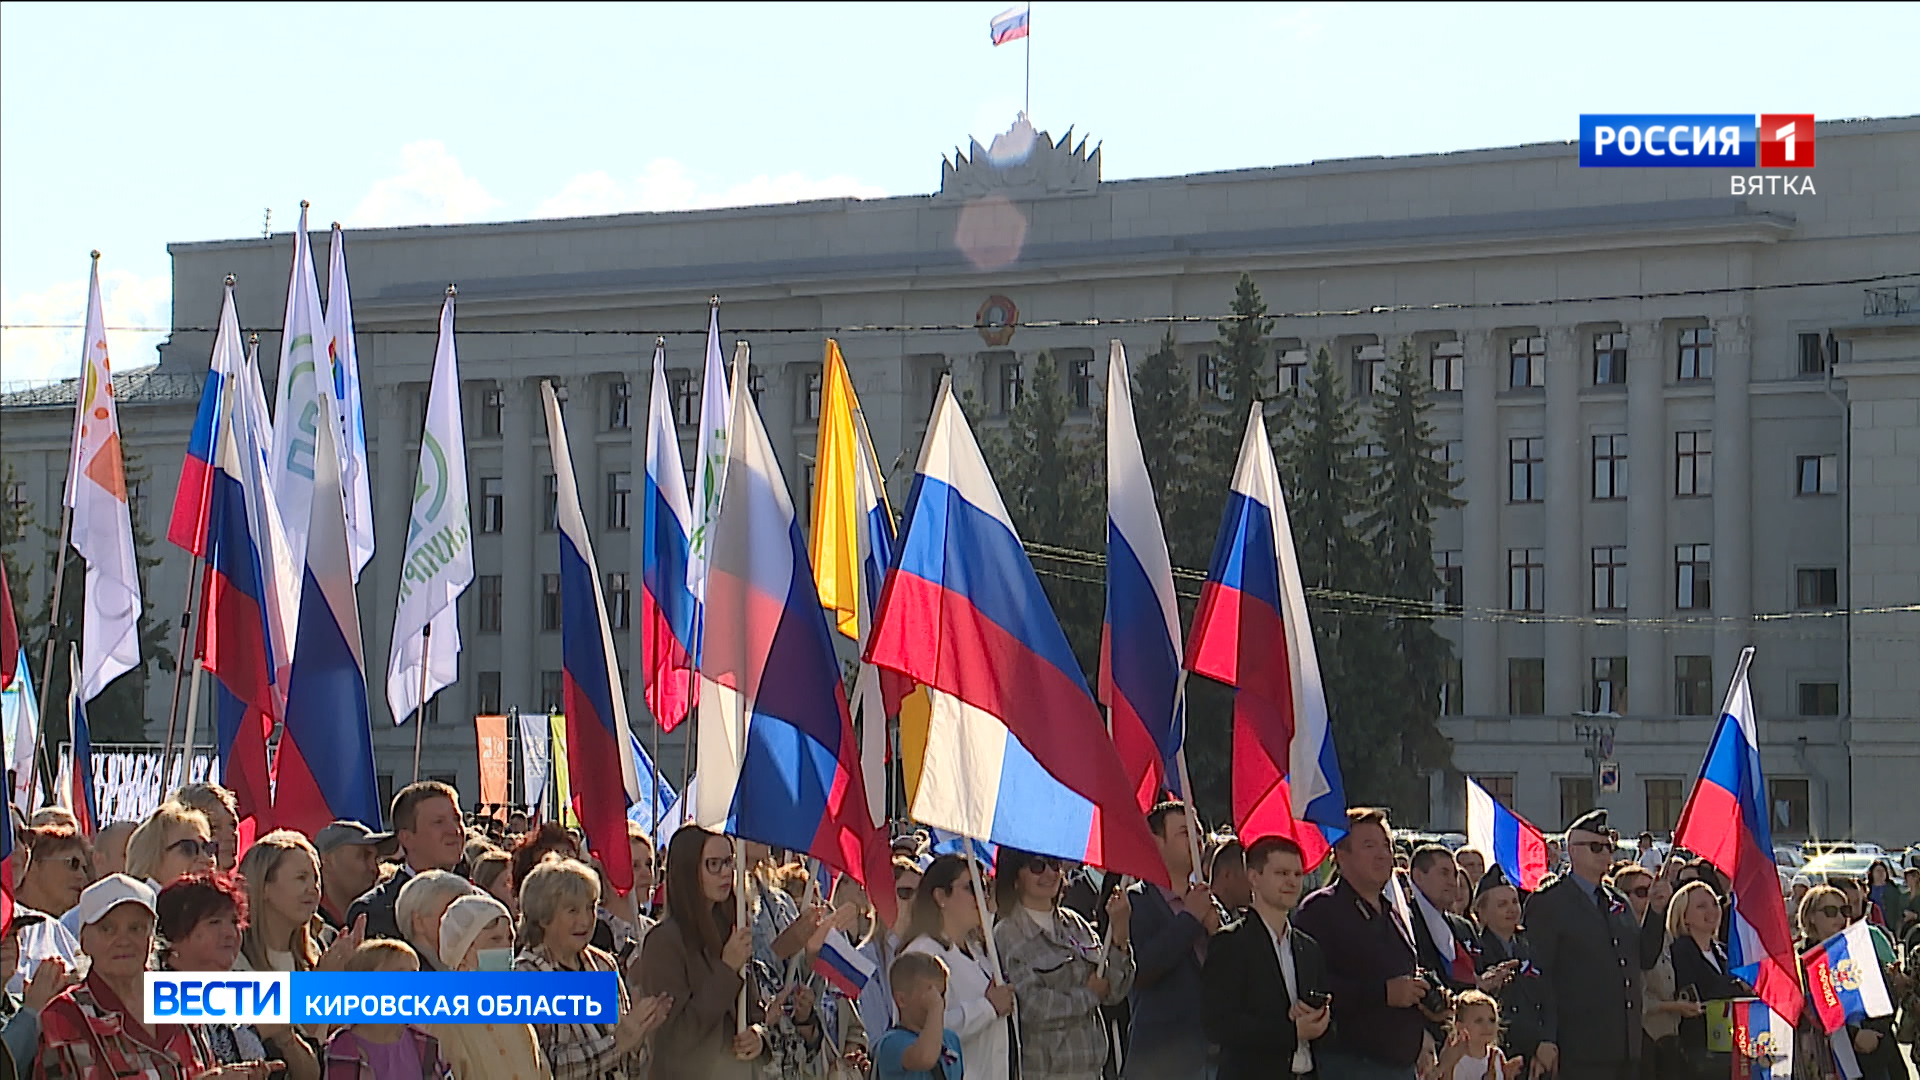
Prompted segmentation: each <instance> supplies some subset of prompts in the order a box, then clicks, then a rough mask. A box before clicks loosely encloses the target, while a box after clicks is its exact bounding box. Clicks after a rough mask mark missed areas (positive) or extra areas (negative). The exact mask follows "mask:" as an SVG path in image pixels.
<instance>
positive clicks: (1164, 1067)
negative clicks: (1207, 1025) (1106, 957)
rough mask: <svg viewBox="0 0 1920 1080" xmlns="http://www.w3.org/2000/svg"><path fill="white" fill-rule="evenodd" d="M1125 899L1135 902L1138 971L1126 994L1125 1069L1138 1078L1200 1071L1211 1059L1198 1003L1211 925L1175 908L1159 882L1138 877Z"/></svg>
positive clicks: (1132, 930)
mask: <svg viewBox="0 0 1920 1080" xmlns="http://www.w3.org/2000/svg"><path fill="white" fill-rule="evenodd" d="M1127 899H1128V900H1130V901H1131V902H1132V906H1133V921H1132V925H1131V926H1130V927H1129V930H1128V933H1129V934H1130V935H1131V936H1132V939H1133V965H1134V977H1133V990H1132V992H1131V993H1129V994H1128V995H1127V1001H1128V1003H1129V1004H1130V1005H1131V1006H1132V1007H1133V1020H1132V1023H1131V1024H1130V1025H1128V1028H1127V1054H1126V1069H1125V1072H1124V1075H1126V1076H1129V1077H1135V1078H1139V1080H1152V1078H1157V1077H1159V1076H1162V1075H1169V1076H1198V1075H1199V1074H1200V1073H1201V1071H1202V1070H1204V1069H1205V1068H1206V1060H1207V1038H1206V1033H1205V1030H1204V1027H1203V1018H1202V1016H1201V1004H1200V998H1201V989H1200V951H1201V949H1202V947H1203V946H1202V943H1203V942H1206V940H1207V928H1206V927H1205V926H1203V925H1202V924H1201V922H1200V920H1199V919H1196V918H1194V917H1193V916H1192V915H1190V914H1188V913H1186V912H1184V911H1182V912H1179V913H1178V914H1176V913H1175V912H1174V910H1173V906H1172V905H1171V904H1169V903H1168V902H1167V899H1166V897H1164V896H1162V895H1161V894H1160V888H1159V886H1157V885H1153V884H1151V883H1148V882H1136V883H1135V884H1134V885H1133V887H1132V888H1130V889H1128V890H1127Z"/></svg>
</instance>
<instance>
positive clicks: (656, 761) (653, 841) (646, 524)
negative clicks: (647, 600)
mask: <svg viewBox="0 0 1920 1080" xmlns="http://www.w3.org/2000/svg"><path fill="white" fill-rule="evenodd" d="M653 347H654V350H655V352H656V353H658V352H660V351H661V350H664V349H665V348H666V347H667V339H666V336H665V335H664V334H663V335H661V336H659V337H656V338H654V339H653ZM636 382H637V380H636ZM648 410H649V414H648V416H647V427H648V435H649V437H651V435H652V427H653V416H652V414H651V410H652V401H651V399H649V401H648ZM673 437H674V438H675V439H678V438H679V437H680V433H679V432H678V431H677V430H676V431H675V432H674V434H673ZM675 449H676V450H678V449H679V448H678V447H675ZM646 466H647V469H648V471H649V472H651V471H652V468H653V460H652V458H651V457H648V458H646ZM652 507H653V504H652V501H651V500H649V501H648V503H647V507H646V508H645V509H643V510H642V511H641V513H642V514H643V515H647V516H650V515H651V514H652V513H653V509H652ZM652 524H653V523H652V522H651V521H648V520H646V517H645V516H643V517H642V519H641V522H640V525H641V528H651V526H652ZM640 547H641V552H642V559H643V561H644V557H645V551H646V540H645V539H642V540H641V541H640ZM640 587H641V589H643V590H644V589H645V588H646V584H645V582H644V581H643V582H642V583H641V586H640ZM642 640H643V641H644V640H645V637H644V635H642ZM671 674H672V673H671V671H669V675H671ZM655 677H656V678H658V676H655ZM646 683H647V671H646V665H643V666H642V668H641V672H640V686H641V691H640V696H641V698H642V699H645V697H646ZM647 712H648V714H649V715H651V716H653V737H652V739H651V740H650V741H651V742H652V743H653V759H652V762H651V764H652V765H653V792H652V794H650V795H648V796H647V797H648V798H649V799H652V800H653V833H652V835H650V836H648V837H647V846H648V847H650V848H652V849H653V858H654V861H655V862H656V863H659V864H662V865H664V863H665V861H666V860H665V858H664V855H665V853H664V852H662V851H661V850H660V717H659V715H658V714H657V713H654V712H653V710H652V709H651V708H649V709H648V710H647ZM686 786H687V778H686V777H685V776H682V777H681V778H680V788H681V790H682V791H684V790H686Z"/></svg>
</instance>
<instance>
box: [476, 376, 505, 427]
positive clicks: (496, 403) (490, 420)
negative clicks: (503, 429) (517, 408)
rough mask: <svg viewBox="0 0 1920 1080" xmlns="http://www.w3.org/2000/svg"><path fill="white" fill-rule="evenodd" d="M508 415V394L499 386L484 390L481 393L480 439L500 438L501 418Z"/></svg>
mask: <svg viewBox="0 0 1920 1080" xmlns="http://www.w3.org/2000/svg"><path fill="white" fill-rule="evenodd" d="M506 414H507V392H506V391H505V390H502V389H500V388H499V387H497V386H495V387H490V388H488V389H486V390H482V391H481V392H480V437H481V438H483V439H497V438H499V437H500V423H501V418H502V417H504V416H505V415H506Z"/></svg>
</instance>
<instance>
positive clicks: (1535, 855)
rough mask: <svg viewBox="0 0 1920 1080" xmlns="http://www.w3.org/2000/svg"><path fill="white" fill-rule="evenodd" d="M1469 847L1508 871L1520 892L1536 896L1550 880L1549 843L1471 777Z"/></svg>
mask: <svg viewBox="0 0 1920 1080" xmlns="http://www.w3.org/2000/svg"><path fill="white" fill-rule="evenodd" d="M1467 846H1468V847H1470V848H1473V849H1474V850H1476V851H1480V852H1482V853H1484V854H1485V855H1486V856H1487V862H1488V863H1490V864H1492V865H1494V866H1498V867H1499V868H1500V869H1502V870H1504V871H1506V873H1507V879H1508V880H1509V881H1511V882H1513V884H1514V886H1515V887H1516V888H1519V889H1522V890H1524V891H1526V892H1532V891H1533V890H1535V889H1538V888H1539V887H1540V881H1541V879H1542V878H1545V877H1546V876H1547V839H1546V837H1545V836H1544V835H1542V834H1541V832H1540V830H1539V829H1537V828H1535V827H1534V825H1533V822H1531V821H1528V820H1527V819H1526V818H1523V817H1521V816H1520V815H1519V814H1516V813H1514V812H1513V811H1511V810H1509V809H1507V808H1506V807H1504V806H1501V805H1500V803H1499V801H1498V800H1496V799H1495V798H1494V797H1493V795H1492V794H1490V793H1489V792H1488V791H1487V789H1486V788H1483V787H1481V786H1480V784H1479V782H1478V781H1476V780H1474V778H1473V777H1471V776H1469V777H1467Z"/></svg>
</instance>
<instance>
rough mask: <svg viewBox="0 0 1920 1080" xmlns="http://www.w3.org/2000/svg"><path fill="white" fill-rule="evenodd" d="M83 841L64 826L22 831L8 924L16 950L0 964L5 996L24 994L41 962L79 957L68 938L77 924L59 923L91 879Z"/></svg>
mask: <svg viewBox="0 0 1920 1080" xmlns="http://www.w3.org/2000/svg"><path fill="white" fill-rule="evenodd" d="M91 866H92V864H91V861H90V859H89V856H88V851H87V842H86V840H85V839H83V838H82V837H81V836H80V834H79V833H77V832H75V831H74V830H73V829H72V828H70V827H68V826H66V825H58V824H51V825H39V826H35V827H33V828H30V829H26V830H23V831H22V832H21V833H20V834H19V843H18V844H17V845H16V847H15V848H14V854H13V874H14V877H13V880H14V881H15V882H16V883H17V884H18V887H19V891H18V892H17V893H16V894H15V895H14V920H15V921H16V922H18V923H19V925H20V928H19V931H18V942H17V944H18V946H19V949H18V952H17V953H16V955H15V960H14V962H13V964H12V965H10V966H9V965H0V978H4V980H5V983H6V989H7V991H8V992H10V993H14V994H22V993H25V991H26V985H27V984H26V980H28V979H29V978H32V977H33V973H34V972H35V971H36V970H38V968H39V967H40V963H41V961H43V960H46V959H49V958H52V957H58V958H59V959H60V960H62V961H64V962H65V964H66V966H67V967H68V968H71V967H73V965H74V962H75V960H76V959H77V958H78V957H79V955H80V942H79V940H78V939H77V938H75V937H74V933H73V930H74V927H77V926H78V925H79V924H78V923H71V925H69V924H68V922H66V921H63V920H62V919H61V916H62V915H67V914H70V913H71V912H72V910H73V907H74V904H75V903H76V902H77V901H78V900H79V899H80V890H82V889H84V888H86V887H87V885H88V884H90V883H91V882H92V881H93V875H92V874H91V873H90V870H91Z"/></svg>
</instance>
